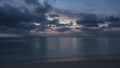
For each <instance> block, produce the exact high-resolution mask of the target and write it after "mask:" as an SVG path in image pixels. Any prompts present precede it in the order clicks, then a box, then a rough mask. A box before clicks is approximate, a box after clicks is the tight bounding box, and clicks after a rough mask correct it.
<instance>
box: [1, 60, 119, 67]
mask: <svg viewBox="0 0 120 68" xmlns="http://www.w3.org/2000/svg"><path fill="white" fill-rule="evenodd" d="M0 68H120V60H117V59H116V60H115V59H114V60H107V59H103V60H82V61H73V62H72V61H71V62H39V63H34V62H3V63H2V62H1V63H0Z"/></svg>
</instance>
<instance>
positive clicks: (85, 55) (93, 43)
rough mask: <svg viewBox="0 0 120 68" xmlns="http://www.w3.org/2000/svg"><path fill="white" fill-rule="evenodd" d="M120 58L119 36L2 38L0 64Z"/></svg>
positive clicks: (0, 40)
mask: <svg viewBox="0 0 120 68" xmlns="http://www.w3.org/2000/svg"><path fill="white" fill-rule="evenodd" d="M96 59H120V37H40V38H0V62H11V61H13V62H14V61H24V62H27V61H29V62H50V61H54V62H55V61H74V60H75V61H76V60H96Z"/></svg>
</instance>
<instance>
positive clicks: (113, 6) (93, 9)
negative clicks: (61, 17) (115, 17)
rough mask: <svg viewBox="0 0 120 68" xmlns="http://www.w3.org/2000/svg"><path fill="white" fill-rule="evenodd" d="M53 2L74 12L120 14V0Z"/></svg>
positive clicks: (57, 6) (66, 0)
mask: <svg viewBox="0 0 120 68" xmlns="http://www.w3.org/2000/svg"><path fill="white" fill-rule="evenodd" d="M51 4H52V5H53V6H54V7H56V8H59V9H66V10H70V11H73V12H78V13H79V12H82V13H83V12H86V13H89V12H90V13H103V14H119V12H120V9H119V6H120V0H54V1H51Z"/></svg>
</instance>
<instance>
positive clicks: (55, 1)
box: [0, 0, 120, 31]
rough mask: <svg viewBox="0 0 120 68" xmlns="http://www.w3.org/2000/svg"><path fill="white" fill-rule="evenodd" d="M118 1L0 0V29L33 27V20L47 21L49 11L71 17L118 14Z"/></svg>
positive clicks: (119, 1)
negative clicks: (78, 14)
mask: <svg viewBox="0 0 120 68" xmlns="http://www.w3.org/2000/svg"><path fill="white" fill-rule="evenodd" d="M119 3H120V0H0V31H1V30H3V29H4V30H7V31H8V30H10V28H12V30H16V29H20V30H25V29H28V30H31V29H34V27H35V26H34V25H33V23H34V22H39V23H41V24H43V25H44V23H48V22H49V21H48V20H47V18H46V14H48V13H49V12H51V11H54V12H56V13H58V14H59V12H60V11H65V13H63V14H68V15H69V16H70V15H71V17H72V16H75V15H77V14H76V13H93V14H103V15H117V16H119V15H120V14H119V12H120V9H119V6H120V4H119ZM56 9H57V11H58V10H59V12H57V11H56ZM71 12H72V13H75V14H72V13H71ZM85 23H86V22H85ZM93 24H94V23H93ZM42 28H44V27H42ZM17 31H18V30H17Z"/></svg>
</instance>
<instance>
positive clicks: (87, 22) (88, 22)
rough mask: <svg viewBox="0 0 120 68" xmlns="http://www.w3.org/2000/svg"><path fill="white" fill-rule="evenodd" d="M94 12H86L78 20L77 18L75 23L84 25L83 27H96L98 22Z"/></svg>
mask: <svg viewBox="0 0 120 68" xmlns="http://www.w3.org/2000/svg"><path fill="white" fill-rule="evenodd" d="M97 19H98V18H97V16H96V14H86V15H84V16H83V17H82V18H81V19H80V20H77V24H80V25H84V26H85V27H97V26H98V23H100V22H99V21H98V20H97Z"/></svg>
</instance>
